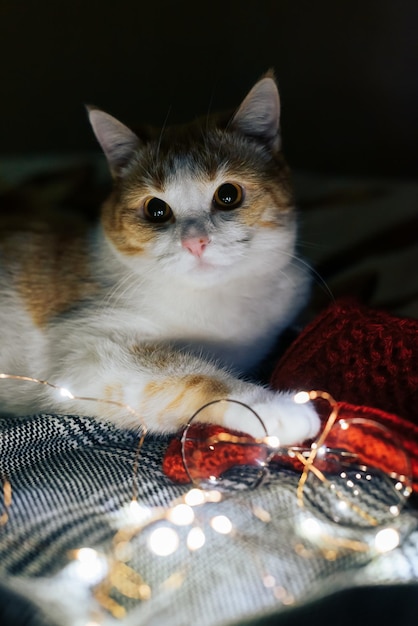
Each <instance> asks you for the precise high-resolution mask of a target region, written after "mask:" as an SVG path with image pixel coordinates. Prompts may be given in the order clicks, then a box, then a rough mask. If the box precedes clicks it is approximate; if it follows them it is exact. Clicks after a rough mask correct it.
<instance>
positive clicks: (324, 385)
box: [271, 301, 418, 424]
mask: <svg viewBox="0 0 418 626" xmlns="http://www.w3.org/2000/svg"><path fill="white" fill-rule="evenodd" d="M271 384H272V386H273V387H274V388H275V389H325V390H326V391H328V392H329V393H331V394H332V395H333V396H334V398H335V399H336V400H338V401H345V402H349V403H350V404H355V405H365V406H372V407H375V408H378V409H381V410H382V411H385V412H387V413H394V414H395V415H399V416H401V417H403V418H405V419H409V420H411V421H413V422H415V423H416V424H418V320H414V319H406V318H398V317H394V316H392V315H389V314H388V313H386V312H384V311H379V310H375V309H370V308H366V307H363V306H360V305H358V304H356V303H355V302H351V301H341V302H337V303H335V304H333V305H332V306H330V307H329V308H328V309H327V310H326V311H324V312H323V313H322V314H321V315H319V316H318V317H317V318H316V319H315V320H314V321H313V322H312V323H311V324H310V325H309V326H307V327H306V329H305V330H304V331H303V332H302V333H301V334H300V335H299V337H298V338H297V339H296V341H294V342H293V344H292V345H291V346H290V348H289V349H288V350H287V352H286V353H285V355H284V356H283V357H282V358H281V359H280V361H279V362H278V364H277V366H276V369H275V370H274V372H273V376H272V378H271Z"/></svg>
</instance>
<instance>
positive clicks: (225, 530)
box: [210, 515, 232, 535]
mask: <svg viewBox="0 0 418 626" xmlns="http://www.w3.org/2000/svg"><path fill="white" fill-rule="evenodd" d="M210 525H211V526H212V528H213V530H215V531H216V532H217V533H219V534H221V535H229V533H230V532H231V531H232V522H231V520H230V519H229V517H227V516H226V515H216V516H215V517H212V519H211V520H210Z"/></svg>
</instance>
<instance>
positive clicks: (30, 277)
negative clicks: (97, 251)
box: [1, 232, 98, 327]
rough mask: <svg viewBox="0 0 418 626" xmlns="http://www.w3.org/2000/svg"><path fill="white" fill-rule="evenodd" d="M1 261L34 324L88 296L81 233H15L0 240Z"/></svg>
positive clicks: (90, 284)
mask: <svg viewBox="0 0 418 626" xmlns="http://www.w3.org/2000/svg"><path fill="white" fill-rule="evenodd" d="M1 249H2V253H3V258H4V263H5V265H6V267H7V268H8V269H9V271H10V272H11V274H12V276H13V281H14V284H15V287H16V289H17V292H18V293H19V295H20V296H21V297H22V299H23V301H24V305H25V307H26V309H27V310H28V311H29V313H30V315H31V317H32V319H33V321H34V322H35V324H36V325H37V326H41V327H42V326H44V325H45V324H46V323H47V322H48V321H49V320H50V319H52V318H53V317H55V316H56V315H59V314H60V313H63V312H64V311H68V310H69V309H71V308H73V307H74V306H76V305H77V304H78V303H79V302H81V301H82V300H85V299H86V298H88V297H89V296H92V295H93V294H94V293H96V292H97V290H98V285H97V284H96V283H95V282H94V280H93V279H92V278H91V276H90V273H89V266H88V257H87V244H86V241H85V239H84V237H82V236H80V235H77V236H73V235H67V234H63V233H59V234H53V233H45V232H44V233H18V234H14V235H12V236H10V237H9V238H7V239H3V241H2V242H1Z"/></svg>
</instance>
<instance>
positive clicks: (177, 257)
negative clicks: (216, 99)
mask: <svg viewBox="0 0 418 626" xmlns="http://www.w3.org/2000/svg"><path fill="white" fill-rule="evenodd" d="M89 115H90V121H91V124H92V126H93V129H94V132H95V134H96V137H97V139H98V141H99V143H100V144H101V146H102V148H103V151H104V153H105V155H106V158H107V161H108V164H109V167H110V171H111V173H112V176H113V179H114V190H113V193H112V194H111V196H110V198H109V199H108V201H107V202H106V203H105V204H104V207H103V211H102V223H103V227H104V231H105V233H106V235H107V238H108V240H109V241H110V242H111V244H112V245H113V246H114V248H115V250H116V251H117V253H118V256H119V257H120V258H121V259H122V260H124V261H125V262H126V264H127V265H128V266H129V267H130V268H131V269H134V270H135V269H136V268H138V271H144V267H145V268H147V267H152V271H156V272H163V273H165V274H170V275H172V276H176V277H177V278H184V280H186V281H189V282H191V283H192V284H195V285H196V286H201V287H204V286H205V285H207V284H211V283H214V282H215V283H217V282H223V281H225V280H229V279H230V278H233V277H235V276H237V275H241V276H242V275H245V274H246V273H248V272H249V271H250V269H251V268H253V269H254V267H255V266H256V265H260V264H261V265H264V266H265V267H266V268H267V267H268V265H269V264H270V265H271V264H272V263H273V264H274V265H275V267H276V268H277V269H278V270H279V271H280V267H281V266H284V265H285V264H286V263H287V262H288V261H289V255H292V254H293V249H294V243H295V227H294V215H293V203H292V196H291V191H290V185H289V174H288V169H287V166H286V164H285V161H284V159H283V156H282V153H281V150H280V128H279V119H280V100H279V94H278V89H277V85H276V82H275V79H274V77H273V75H272V74H267V75H266V76H264V77H263V78H262V79H261V80H260V81H259V82H257V83H256V84H255V86H254V87H253V88H252V89H251V91H250V92H249V93H248V95H247V96H246V97H245V99H244V100H243V102H242V103H241V105H240V106H239V108H238V109H237V111H236V112H235V114H234V115H233V116H232V117H231V118H230V119H229V120H228V122H227V123H222V122H221V121H220V120H219V119H218V120H216V118H214V119H206V120H203V121H201V122H193V123H191V124H188V125H184V126H182V127H177V128H176V127H171V128H170V127H168V128H164V129H163V130H162V131H161V132H160V133H159V134H157V135H156V136H155V137H153V138H152V137H151V138H147V139H143V138H140V137H139V136H138V135H137V134H136V133H134V132H133V131H132V130H130V129H129V128H128V127H126V126H125V125H124V124H122V123H121V122H119V121H118V120H116V119H115V118H114V117H112V116H110V115H108V114H107V113H105V112H103V111H100V110H98V109H95V108H90V110H89Z"/></svg>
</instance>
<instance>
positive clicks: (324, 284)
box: [280, 250, 335, 302]
mask: <svg viewBox="0 0 418 626" xmlns="http://www.w3.org/2000/svg"><path fill="white" fill-rule="evenodd" d="M280 252H281V254H284V255H286V256H288V257H289V258H291V259H292V260H293V261H295V262H296V263H299V265H300V266H301V267H302V268H303V270H305V271H306V272H307V273H309V274H311V275H312V276H313V277H314V279H315V282H316V283H317V284H318V285H319V286H320V287H321V288H322V290H323V291H324V293H326V294H327V295H328V296H329V298H330V299H331V301H332V302H335V297H334V294H333V293H332V291H331V289H330V288H329V286H328V284H327V282H326V281H325V279H324V278H323V277H322V276H321V274H320V273H319V272H317V271H316V269H315V268H314V267H312V265H311V264H310V263H308V262H307V261H304V260H303V259H301V258H300V257H298V256H297V255H296V254H292V253H291V252H286V251H285V250H280Z"/></svg>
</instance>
